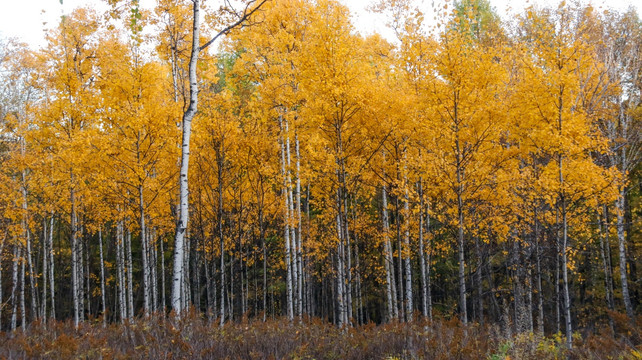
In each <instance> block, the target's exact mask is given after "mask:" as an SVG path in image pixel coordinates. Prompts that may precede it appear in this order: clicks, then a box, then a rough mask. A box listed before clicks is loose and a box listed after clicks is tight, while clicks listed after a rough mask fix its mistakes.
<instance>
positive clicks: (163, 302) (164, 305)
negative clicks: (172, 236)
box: [159, 238, 167, 317]
mask: <svg viewBox="0 0 642 360" xmlns="http://www.w3.org/2000/svg"><path fill="white" fill-rule="evenodd" d="M159 240H160V241H159V242H160V254H161V310H162V311H161V312H162V314H163V317H165V311H166V310H167V300H166V299H165V294H166V293H167V292H166V291H165V245H164V243H165V240H163V239H162V238H161V239H159Z"/></svg>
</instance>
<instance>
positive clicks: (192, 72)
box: [172, 0, 201, 316]
mask: <svg viewBox="0 0 642 360" xmlns="http://www.w3.org/2000/svg"><path fill="white" fill-rule="evenodd" d="M193 3H194V6H193V23H192V49H191V55H190V60H189V70H188V71H189V89H190V101H189V106H188V108H187V110H186V111H185V113H184V114H183V141H182V145H181V170H180V177H179V188H180V190H179V191H180V193H179V197H180V206H179V220H178V224H177V225H176V238H175V242H174V270H173V273H172V274H173V276H172V309H173V310H174V311H175V312H176V314H177V316H180V314H181V313H182V312H183V310H185V309H183V307H182V304H183V303H184V300H185V299H183V297H182V295H183V292H182V285H183V282H184V274H183V271H184V266H183V260H184V258H185V233H186V231H187V222H188V219H189V216H188V212H189V199H188V197H189V190H188V178H187V172H188V169H189V149H190V136H191V133H192V119H193V118H194V115H196V110H197V108H198V80H197V78H196V65H197V63H198V54H199V39H200V35H199V34H200V5H201V2H200V0H193Z"/></svg>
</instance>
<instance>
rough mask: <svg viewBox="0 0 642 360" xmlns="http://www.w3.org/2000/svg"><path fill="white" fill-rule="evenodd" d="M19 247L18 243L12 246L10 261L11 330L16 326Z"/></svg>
mask: <svg viewBox="0 0 642 360" xmlns="http://www.w3.org/2000/svg"><path fill="white" fill-rule="evenodd" d="M20 256H21V252H20V247H19V246H18V245H14V247H13V261H12V264H13V266H12V276H11V281H12V286H11V305H12V312H11V331H14V330H16V327H17V326H18V299H17V297H16V290H17V289H18V262H19V261H20Z"/></svg>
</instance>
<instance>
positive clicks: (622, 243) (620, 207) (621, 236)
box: [615, 187, 634, 319]
mask: <svg viewBox="0 0 642 360" xmlns="http://www.w3.org/2000/svg"><path fill="white" fill-rule="evenodd" d="M624 197H625V189H624V187H622V188H621V189H620V193H619V196H618V198H617V200H616V201H615V207H616V209H617V213H616V219H617V239H618V253H619V258H620V281H621V283H622V301H623V302H624V308H625V309H626V315H627V316H628V317H629V319H634V312H633V305H632V304H631V296H630V295H629V282H628V276H627V266H626V264H627V261H626V236H625V233H624V226H625V225H624V211H625V209H624Z"/></svg>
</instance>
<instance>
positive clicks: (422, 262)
mask: <svg viewBox="0 0 642 360" xmlns="http://www.w3.org/2000/svg"><path fill="white" fill-rule="evenodd" d="M417 190H418V193H419V239H418V240H419V271H420V275H421V313H422V315H423V317H424V319H427V318H428V286H427V282H426V253H425V249H424V226H425V225H424V208H425V205H424V191H423V186H422V179H421V178H419V181H418V182H417Z"/></svg>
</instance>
